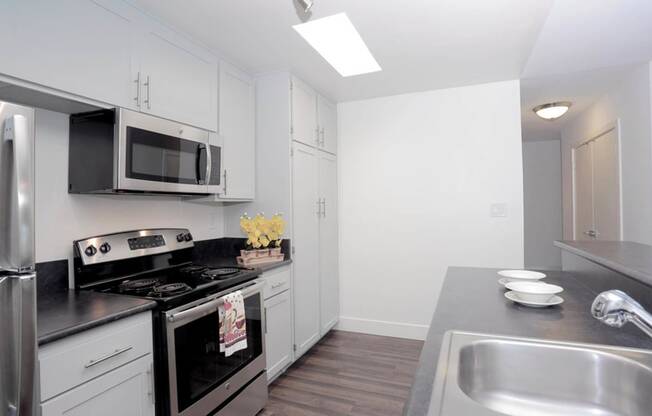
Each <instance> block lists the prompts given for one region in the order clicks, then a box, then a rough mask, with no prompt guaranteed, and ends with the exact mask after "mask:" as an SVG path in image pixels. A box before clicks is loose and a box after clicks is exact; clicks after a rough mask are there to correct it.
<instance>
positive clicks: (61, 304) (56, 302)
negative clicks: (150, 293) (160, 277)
mask: <svg viewBox="0 0 652 416" xmlns="http://www.w3.org/2000/svg"><path fill="white" fill-rule="evenodd" d="M37 304H38V307H37V309H38V311H37V314H38V315H37V324H36V325H37V326H36V329H37V336H38V344H39V345H45V344H47V343H49V342H53V341H56V340H58V339H61V338H64V337H67V336H70V335H73V334H77V333H79V332H82V331H86V330H87V329H91V328H94V327H97V326H100V325H104V324H107V323H109V322H113V321H116V320H118V319H121V318H125V317H127V316H131V315H135V314H137V313H140V312H144V311H147V310H150V309H153V308H154V307H155V306H156V302H153V301H150V300H144V299H137V298H132V297H129V296H119V295H111V294H105V293H97V292H91V291H74V290H64V291H55V292H44V293H39V295H38V303H37Z"/></svg>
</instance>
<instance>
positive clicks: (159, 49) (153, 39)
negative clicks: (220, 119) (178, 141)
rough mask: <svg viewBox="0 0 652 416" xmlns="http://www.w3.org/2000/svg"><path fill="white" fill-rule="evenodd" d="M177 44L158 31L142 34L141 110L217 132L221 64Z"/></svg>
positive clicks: (139, 54) (140, 48) (140, 51)
mask: <svg viewBox="0 0 652 416" xmlns="http://www.w3.org/2000/svg"><path fill="white" fill-rule="evenodd" d="M174 41H175V40H174V39H171V38H170V37H168V36H167V35H165V34H163V33H160V32H157V31H155V30H148V31H146V32H145V33H143V34H142V35H141V42H140V46H139V48H138V50H139V53H138V57H139V59H140V62H141V65H140V76H141V111H144V112H147V113H150V114H153V115H155V116H158V117H162V118H167V119H170V120H174V121H178V122H180V123H186V124H189V125H192V126H196V127H201V128H205V129H208V130H214V131H216V130H217V108H216V106H217V78H218V72H217V64H216V63H212V62H208V61H206V60H204V59H203V58H202V57H199V56H197V55H195V54H193V53H192V52H190V51H188V50H187V49H185V48H184V47H182V46H180V45H177V44H175V43H174Z"/></svg>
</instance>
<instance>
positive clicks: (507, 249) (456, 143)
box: [338, 81, 523, 338]
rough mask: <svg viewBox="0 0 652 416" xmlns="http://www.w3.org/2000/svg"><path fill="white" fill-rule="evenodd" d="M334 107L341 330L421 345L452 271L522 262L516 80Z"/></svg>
mask: <svg viewBox="0 0 652 416" xmlns="http://www.w3.org/2000/svg"><path fill="white" fill-rule="evenodd" d="M338 111H339V113H338V116H339V130H340V131H339V144H338V146H339V147H338V162H339V175H340V178H339V181H340V184H341V185H340V186H341V188H340V212H339V214H340V238H341V242H340V283H341V319H340V324H339V327H340V328H341V329H345V330H353V331H361V332H370V333H378V334H384V335H390V336H402V337H413V338H423V337H424V336H425V334H426V330H427V327H428V325H429V323H430V320H431V317H432V314H433V312H434V309H435V305H436V303H437V297H438V294H439V291H440V286H441V284H442V281H443V279H444V276H445V274H446V269H447V267H448V266H455V265H457V266H482V267H504V268H506V267H522V266H523V166H522V163H521V162H522V159H521V158H522V155H521V122H520V91H519V82H518V81H508V82H499V83H491V84H483V85H475V86H468V87H462V88H452V89H445V90H437V91H428V92H422V93H415V94H407V95H399V96H392V97H383V98H378V99H371V100H365V101H357V102H348V103H343V104H340V105H339V106H338ZM494 203H505V204H507V210H508V216H507V217H506V218H492V217H490V206H491V204H494Z"/></svg>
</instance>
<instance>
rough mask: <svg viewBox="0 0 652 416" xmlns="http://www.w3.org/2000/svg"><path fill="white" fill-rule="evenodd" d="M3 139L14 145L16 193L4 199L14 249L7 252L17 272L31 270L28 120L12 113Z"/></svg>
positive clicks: (31, 172)
mask: <svg viewBox="0 0 652 416" xmlns="http://www.w3.org/2000/svg"><path fill="white" fill-rule="evenodd" d="M3 133H4V134H3V140H5V141H12V142H13V158H14V169H15V175H14V178H15V184H14V186H15V189H16V194H15V195H14V196H9V197H8V198H6V202H5V203H7V202H8V203H9V206H7V207H6V209H7V212H8V213H9V215H10V216H11V217H10V223H12V224H14V225H12V227H11V228H10V229H9V230H8V231H9V235H8V238H9V241H11V242H12V245H13V250H11V251H10V252H9V253H7V254H8V255H9V256H8V257H9V261H10V264H9V267H11V268H14V269H16V270H17V271H18V272H23V271H29V270H33V267H34V208H33V207H34V163H33V141H32V139H31V138H30V132H29V125H28V120H27V118H26V117H25V116H23V115H20V114H15V115H13V116H11V117H9V118H7V119H6V120H5V123H4V132H3Z"/></svg>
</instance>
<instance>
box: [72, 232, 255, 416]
mask: <svg viewBox="0 0 652 416" xmlns="http://www.w3.org/2000/svg"><path fill="white" fill-rule="evenodd" d="M193 247H194V242H193V238H192V235H191V234H190V232H189V231H188V230H185V229H151V230H140V231H130V232H123V233H117V234H109V235H103V236H96V237H91V238H86V239H83V240H78V241H75V242H74V250H75V261H74V263H75V271H74V279H75V288H77V289H80V290H95V291H100V292H105V293H114V294H117V295H121V296H135V297H139V298H146V299H151V300H155V301H156V302H157V307H156V309H155V310H154V313H153V316H154V344H155V345H154V351H155V354H154V359H155V378H156V412H157V415H159V416H162V415H164V416H168V415H171V416H207V415H219V416H232V415H233V416H235V415H238V416H248V415H252V416H253V415H255V414H256V413H258V411H260V410H261V409H262V408H263V407H264V406H265V403H266V402H267V374H266V371H265V337H264V328H265V312H264V308H263V296H262V288H263V282H262V281H261V280H260V279H258V275H259V272H258V271H256V270H253V269H246V268H238V267H225V268H210V267H207V266H205V265H201V264H193V263H192V261H191V258H192V250H193ZM236 290H240V291H241V292H242V295H243V298H244V304H245V313H246V328H247V348H246V349H243V350H240V351H238V352H236V353H234V354H233V355H231V356H229V357H226V356H225V354H224V353H221V352H220V348H219V342H220V340H219V324H220V316H219V311H218V308H219V307H220V306H221V305H222V303H223V300H222V298H223V297H224V296H225V295H226V294H229V293H231V292H233V291H236Z"/></svg>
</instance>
